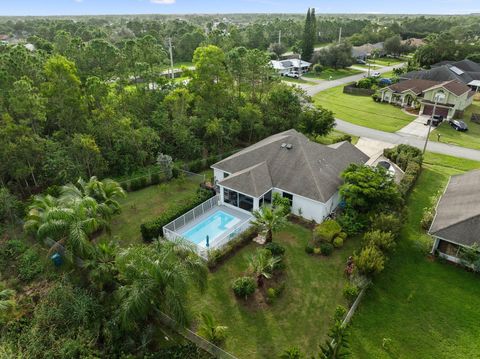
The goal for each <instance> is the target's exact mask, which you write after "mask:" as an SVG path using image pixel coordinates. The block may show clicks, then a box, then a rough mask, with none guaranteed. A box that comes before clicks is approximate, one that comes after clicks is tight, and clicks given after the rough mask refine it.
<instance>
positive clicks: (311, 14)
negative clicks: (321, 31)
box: [310, 8, 317, 54]
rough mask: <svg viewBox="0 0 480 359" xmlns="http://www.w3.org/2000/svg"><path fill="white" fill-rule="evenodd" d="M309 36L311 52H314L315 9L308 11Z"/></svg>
mask: <svg viewBox="0 0 480 359" xmlns="http://www.w3.org/2000/svg"><path fill="white" fill-rule="evenodd" d="M310 36H311V41H312V48H313V50H315V43H316V42H317V19H316V18H315V8H312V10H311V11H310ZM312 54H313V51H312Z"/></svg>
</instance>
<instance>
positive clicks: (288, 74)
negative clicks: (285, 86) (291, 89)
mask: <svg viewBox="0 0 480 359" xmlns="http://www.w3.org/2000/svg"><path fill="white" fill-rule="evenodd" d="M285 76H287V77H292V78H294V79H298V78H299V77H300V74H299V73H298V72H297V71H292V72H288V73H286V74H285Z"/></svg>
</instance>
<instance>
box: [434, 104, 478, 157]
mask: <svg viewBox="0 0 480 359" xmlns="http://www.w3.org/2000/svg"><path fill="white" fill-rule="evenodd" d="M472 113H480V103H479V102H478V101H475V102H474V103H473V104H472V105H471V106H469V107H468V108H467V109H466V111H465V115H464V117H463V121H464V122H465V123H466V124H467V126H468V131H467V132H460V131H455V130H454V129H453V128H452V127H451V126H450V124H449V123H448V122H444V123H442V124H441V125H440V126H438V128H437V129H436V130H435V131H434V132H432V133H431V134H430V140H432V141H438V136H437V134H440V135H441V136H440V142H444V143H450V144H453V145H457V146H462V147H468V148H473V149H477V150H478V149H480V124H478V123H474V122H472V121H470V118H471V117H472Z"/></svg>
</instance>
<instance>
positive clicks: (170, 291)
mask: <svg viewBox="0 0 480 359" xmlns="http://www.w3.org/2000/svg"><path fill="white" fill-rule="evenodd" d="M117 268H118V270H119V277H120V279H121V281H122V282H123V283H122V285H121V286H120V288H119V289H118V290H117V297H118V298H119V302H120V304H119V308H118V311H119V317H120V322H121V323H122V325H123V326H124V327H125V328H131V327H134V326H138V325H139V324H140V323H141V322H144V321H145V320H146V319H148V318H149V317H152V316H154V315H155V314H156V313H159V312H164V313H166V314H168V315H171V316H172V317H173V318H174V319H175V320H177V321H178V322H179V323H180V324H181V325H185V324H186V323H188V321H189V319H190V315H189V312H188V309H187V306H186V303H187V292H188V291H189V289H190V288H191V286H193V285H196V286H197V287H198V288H199V289H200V290H204V289H205V288H206V284H207V273H208V270H207V267H206V265H205V263H204V261H203V260H202V259H201V258H200V257H198V256H197V255H196V253H195V250H194V248H193V247H192V245H191V244H189V243H187V242H186V241H182V240H179V241H176V242H170V241H167V242H165V241H163V242H160V241H155V242H154V243H153V244H152V245H149V246H144V245H142V246H134V247H130V248H127V249H125V250H123V251H122V252H120V254H119V255H118V256H117Z"/></svg>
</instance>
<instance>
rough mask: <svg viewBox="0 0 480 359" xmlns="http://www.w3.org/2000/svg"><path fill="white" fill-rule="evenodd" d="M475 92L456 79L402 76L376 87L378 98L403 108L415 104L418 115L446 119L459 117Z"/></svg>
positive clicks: (413, 106)
mask: <svg viewBox="0 0 480 359" xmlns="http://www.w3.org/2000/svg"><path fill="white" fill-rule="evenodd" d="M474 94H475V92H473V91H472V90H471V88H470V87H468V86H467V85H465V84H464V83H461V82H459V81H455V80H453V81H445V82H438V81H430V80H406V81H401V82H399V83H396V84H394V85H391V86H388V87H385V88H383V89H381V90H380V99H381V101H382V102H388V103H392V104H396V105H400V106H402V107H406V108H418V109H419V114H420V115H432V114H433V108H434V104H435V101H437V108H436V110H435V115H439V116H443V117H444V118H446V119H452V118H454V117H461V116H462V115H463V111H464V110H465V109H466V108H467V107H468V106H470V105H471V104H472V101H473V95H474Z"/></svg>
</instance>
